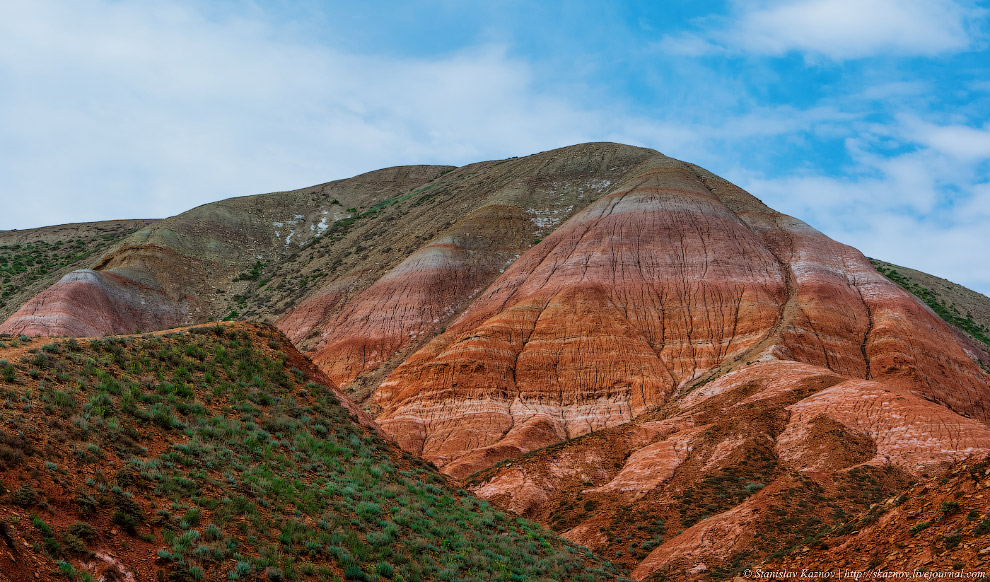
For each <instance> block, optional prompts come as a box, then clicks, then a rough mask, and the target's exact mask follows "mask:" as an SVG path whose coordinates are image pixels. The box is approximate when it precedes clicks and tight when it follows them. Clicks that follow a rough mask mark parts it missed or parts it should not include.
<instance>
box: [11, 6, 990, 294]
mask: <svg viewBox="0 0 990 582" xmlns="http://www.w3.org/2000/svg"><path fill="white" fill-rule="evenodd" d="M988 32H990V3H988V2H975V1H968V0H955V1H950V0H787V1H755V0H731V1H727V2H698V1H677V0H675V1H670V2H663V3H661V2H577V1H570V2H532V1H530V2H514V1H501V2H470V3H468V2H451V1H437V2H394V3H393V2H369V1H364V2H357V1H354V2H287V1H260V0H259V1H255V2H243V1H237V0H225V1H219V2H218V1H214V2H195V1H188V2H155V3H151V2H128V1H118V0H78V1H74V2H57V1H46V0H32V1H31V2H20V1H17V0H0V199H2V202H3V208H4V210H3V212H2V213H0V229H9V228H30V227H35V226H42V225H47V224H57V223H64V222H78V221H85V220H101V219H109V218H129V217H162V216H168V215H172V214H176V213H178V212H182V211H184V210H187V209H188V208H191V207H193V206H195V205H198V204H202V203H205V202H210V201H213V200H218V199H222V198H225V197H228V196H234V195H243V194H252V193H259V192H268V191H275V190H287V189H292V188H297V187H302V186H307V185H311V184H315V183H320V182H324V181H327V180H331V179H336V178H343V177H348V176H351V175H355V174H358V173H360V172H363V171H367V170H373V169H377V168H381V167H386V166H391V165H398V164H409V163H444V164H446V163H450V164H465V163H470V162H474V161H479V160H483V159H496V158H504V157H508V156H515V155H527V154H530V153H535V152H538V151H542V150H546V149H550V148H554V147H560V146H564V145H570V144H574V143H579V142H584V141H618V142H624V143H631V144H636V145H642V146H647V147H652V148H655V149H657V150H659V151H661V152H663V153H665V154H667V155H671V156H674V157H677V158H680V159H684V160H687V161H692V162H695V163H698V164H700V165H702V166H704V167H706V168H708V169H710V170H712V171H714V172H716V173H717V174H719V175H722V176H723V177H725V178H727V179H729V180H732V181H733V182H735V183H737V184H739V185H740V186H742V187H744V188H746V189H747V190H749V191H750V192H752V193H753V194H755V195H756V196H758V197H760V198H761V199H762V200H764V201H765V202H766V203H767V204H769V205H770V206H772V207H774V208H776V209H778V210H781V211H783V212H787V213H788V214H792V215H794V216H797V217H798V218H801V219H803V220H805V221H806V222H809V223H810V224H812V225H813V226H815V227H816V228H818V229H820V230H822V231H824V232H825V233H826V234H828V235H830V236H832V237H833V238H835V239H837V240H840V241H842V242H846V243H849V244H852V245H854V246H856V247H858V248H859V249H860V250H862V251H863V252H865V253H866V254H868V255H870V256H875V257H879V258H884V259H887V260H890V261H893V262H897V263H901V264H904V265H907V266H912V267H915V268H919V269H922V270H925V271H928V272H931V273H934V274H937V275H940V276H943V277H946V278H949V279H951V280H954V281H957V282H960V283H963V284H965V285H967V286H970V287H972V288H974V289H976V290H979V291H981V292H983V293H984V294H990V261H988V260H987V256H986V250H985V249H986V247H990V244H988V243H990V38H988Z"/></svg>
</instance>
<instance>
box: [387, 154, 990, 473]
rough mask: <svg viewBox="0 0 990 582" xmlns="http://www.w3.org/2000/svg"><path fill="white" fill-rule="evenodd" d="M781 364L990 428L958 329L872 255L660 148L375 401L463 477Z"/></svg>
mask: <svg viewBox="0 0 990 582" xmlns="http://www.w3.org/2000/svg"><path fill="white" fill-rule="evenodd" d="M768 359H772V360H776V359H779V360H793V361H799V362H806V363H809V364H813V365H816V366H821V367H823V368H827V369H829V370H832V371H833V372H835V373H838V374H840V375H842V376H844V377H848V378H861V379H881V380H884V381H885V382H887V383H889V385H890V386H891V387H895V388H897V389H899V390H909V391H912V392H913V393H915V394H917V395H919V396H921V397H923V398H926V399H929V400H933V401H935V402H938V403H944V404H945V405H946V406H948V407H949V408H951V409H952V410H953V411H955V412H957V413H959V414H962V415H965V416H971V417H973V418H977V419H980V420H982V421H984V422H985V421H987V420H990V417H988V414H987V410H986V408H985V404H984V403H985V402H986V401H987V400H986V397H987V396H988V394H987V384H986V377H987V376H986V374H985V373H984V372H983V371H982V370H981V369H980V367H979V366H978V365H977V363H976V362H975V361H974V360H973V358H972V357H971V354H969V353H967V351H966V348H965V346H964V345H962V344H961V343H960V342H958V341H957V335H956V334H954V333H953V332H952V331H951V330H950V329H949V328H948V326H947V325H946V324H945V323H944V322H942V321H941V320H940V319H939V318H938V317H937V316H935V315H934V314H933V313H931V312H930V311H929V310H927V308H925V307H923V306H921V305H920V304H919V303H918V302H917V301H916V300H915V299H914V298H912V297H911V296H910V295H908V294H907V293H906V292H904V291H903V290H901V289H900V288H898V287H897V286H896V285H894V284H892V283H890V282H889V281H887V280H886V279H885V278H883V277H882V276H880V275H879V274H878V273H877V272H876V271H875V270H874V269H873V267H872V266H871V265H870V263H869V262H868V260H867V259H866V258H865V257H864V256H863V255H862V254H861V253H859V252H858V251H856V250H855V249H852V248H851V247H848V246H846V245H842V244H839V243H836V242H835V241H832V240H831V239H829V238H828V237H826V236H824V235H822V234H821V233H819V232H817V231H816V230H814V229H812V228H810V227H809V226H807V225H805V224H804V223H802V222H800V221H798V220H795V219H793V218H790V217H788V216H785V215H782V214H780V213H777V212H775V211H773V210H771V209H769V208H767V207H766V206H765V205H763V204H762V203H760V202H759V201H758V200H757V199H755V198H754V197H752V196H751V195H749V194H748V193H746V192H744V191H742V190H740V189H739V188H737V187H735V186H733V185H731V184H729V183H728V182H725V181H724V180H721V179H718V178H715V177H713V176H711V175H710V174H707V173H706V172H704V171H703V170H701V169H699V168H695V167H691V166H687V165H684V164H681V163H679V162H676V161H673V160H669V159H668V158H664V157H662V156H657V157H656V158H654V159H653V160H652V161H650V162H648V163H646V164H644V165H643V166H642V167H641V168H640V170H638V172H636V173H633V174H630V175H629V176H628V177H627V179H626V180H625V181H624V182H623V183H622V184H621V185H619V186H618V187H617V188H616V189H615V190H613V191H612V193H610V194H609V195H608V196H606V197H604V198H602V199H600V200H598V201H597V202H596V203H594V204H593V205H591V206H589V207H588V208H586V209H585V210H583V211H582V212H580V213H579V214H577V215H575V216H574V217H573V218H572V219H570V220H569V221H567V222H566V223H565V224H564V225H562V226H561V227H560V228H558V229H557V230H556V231H554V232H553V233H552V234H551V235H549V236H548V237H547V238H546V239H544V240H543V242H542V243H540V244H539V245H537V246H536V247H534V248H533V249H531V250H530V251H529V252H527V253H526V254H525V255H523V256H522V257H521V258H520V259H519V260H518V261H516V262H515V263H514V264H513V265H512V267H511V268H510V269H508V270H507V271H506V272H505V273H504V274H503V275H502V276H501V277H499V278H498V279H497V280H496V281H495V282H494V283H493V284H492V286H491V287H489V289H488V290H486V291H485V292H484V293H483V294H482V295H481V296H480V297H479V298H478V299H477V300H476V301H474V302H473V303H472V304H471V306H470V308H469V309H468V310H467V311H466V312H465V313H464V314H463V315H462V316H461V317H459V318H458V319H457V320H456V321H455V322H454V323H453V324H452V325H451V326H450V329H449V330H448V331H447V332H446V333H445V334H443V335H442V336H440V337H438V338H436V339H435V340H434V341H432V342H430V343H429V344H428V345H426V346H425V347H424V348H423V349H421V350H420V351H419V352H418V353H416V354H414V355H413V356H411V357H409V358H408V359H407V360H405V361H404V363H403V364H402V365H401V366H400V367H399V368H397V369H396V370H395V372H393V373H392V374H391V375H390V376H389V378H388V379H387V380H386V381H384V382H383V383H382V384H381V386H380V387H379V389H378V391H377V392H376V394H375V403H376V404H377V405H379V406H381V408H382V412H381V414H380V415H379V416H378V420H379V422H380V424H381V425H382V426H383V428H384V430H386V432H388V433H390V434H391V435H393V437H394V438H396V439H397V440H398V441H399V442H400V443H401V444H402V446H404V447H405V448H407V449H408V450H410V451H413V452H415V453H417V454H422V455H423V456H425V457H426V458H428V459H430V460H432V461H434V462H436V463H437V464H438V465H441V466H442V467H444V471H446V472H448V473H450V474H452V475H455V476H466V475H468V474H470V473H472V472H474V471H477V470H479V469H483V468H485V467H488V466H491V465H492V464H493V463H495V462H497V461H500V460H502V459H506V458H511V457H514V456H518V455H519V454H521V453H523V452H526V451H529V450H534V449H537V448H540V447H543V446H546V445H549V444H553V443H555V442H559V441H561V440H564V439H567V438H573V437H575V436H578V435H581V434H584V433H586V432H589V431H592V430H599V429H601V428H604V427H609V426H615V425H617V424H620V423H622V422H626V421H628V420H630V419H632V418H634V417H636V416H637V415H638V414H641V413H642V412H644V411H646V410H650V409H652V408H656V407H658V406H660V405H663V404H664V403H665V402H667V401H669V400H670V399H671V398H672V397H673V396H675V395H676V394H677V393H678V391H681V390H685V389H687V388H688V387H689V386H690V385H691V384H692V383H693V382H696V381H698V380H699V379H705V380H707V379H709V378H715V377H718V376H720V375H721V374H724V373H725V372H727V371H729V370H731V369H734V368H736V367H739V366H741V365H745V364H746V363H750V362H753V361H758V360H768Z"/></svg>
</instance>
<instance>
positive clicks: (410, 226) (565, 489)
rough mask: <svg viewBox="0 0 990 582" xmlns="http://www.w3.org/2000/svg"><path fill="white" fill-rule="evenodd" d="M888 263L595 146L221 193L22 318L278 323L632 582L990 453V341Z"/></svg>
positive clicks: (763, 541)
mask: <svg viewBox="0 0 990 582" xmlns="http://www.w3.org/2000/svg"><path fill="white" fill-rule="evenodd" d="M880 267H881V268H882V269H885V270H886V272H885V275H886V276H885V275H884V274H881V273H880V272H878V271H877V269H876V268H875V266H874V264H873V263H871V262H870V261H869V260H868V259H867V258H866V257H865V256H863V255H862V253H860V252H859V251H857V250H856V249H853V248H852V247H849V246H847V245H843V244H841V243H838V242H836V241H833V240H831V239H829V238H828V237H826V236H825V235H823V234H822V233H820V232H818V231H817V230H815V229H814V228H812V227H810V226H809V225H807V224H805V223H803V222H802V221H800V220H798V219H796V218H793V217H790V216H787V215H784V214H781V213H779V212H776V211H774V210H773V209H771V208H769V207H768V206H766V205H765V204H764V203H762V202H761V201H760V200H759V199H757V198H756V197H755V196H753V195H751V194H750V193H748V192H746V191H744V190H742V189H741V188H738V187H737V186H735V185H733V184H731V183H730V182H728V181H726V180H724V179H722V178H719V177H718V176H716V175H714V174H712V173H711V172H708V171H707V170H704V169H703V168H700V167H698V166H696V165H693V164H689V163H685V162H681V161H679V160H675V159H673V158H669V157H667V156H664V155H663V154H660V153H659V152H656V151H653V150H647V149H644V148H635V147H632V146H624V145H621V144H611V143H592V144H581V145H577V146H570V147H567V148H561V149H558V150H550V151H547V152H542V153H539V154H534V155H532V156H527V157H523V158H510V159H506V160H497V161H489V162H480V163H477V164H471V165H468V166H463V167H459V168H455V167H449V166H403V167H395V168H390V169H387V170H382V171H379V172H371V173H368V174H363V175H361V176H358V177H355V178H352V179H349V180H341V181H336V182H330V183H327V184H323V185H319V186H314V187H312V188H308V189H303V190H297V191H293V192H289V193H282V194H275V195H268V196H267V197H264V196H261V197H242V198H238V199H233V201H222V202H219V203H213V204H210V205H204V206H201V207H198V208H197V209H194V210H193V211H190V212H189V213H185V214H183V215H179V216H177V217H173V218H171V219H166V220H165V221H162V222H159V223H156V224H155V226H154V227H153V228H149V229H145V230H143V231H140V232H138V233H136V234H135V235H132V236H131V238H130V239H128V240H127V241H125V242H124V243H122V244H120V245H118V246H117V247H115V248H114V250H113V251H112V252H111V253H109V254H108V255H107V256H105V257H104V258H103V259H102V260H101V261H100V262H98V263H97V264H95V269H93V270H90V271H79V272H75V273H73V274H70V275H68V276H66V277H65V278H63V279H62V281H61V282H58V283H56V284H55V285H54V286H52V287H50V288H49V289H48V290H46V291H44V292H42V293H41V294H39V295H38V296H37V297H36V298H35V299H34V300H32V302H28V303H27V304H25V306H24V307H22V308H21V311H19V312H18V314H15V315H14V316H12V317H11V318H10V319H8V320H7V321H6V322H5V323H4V324H3V326H0V332H6V333H13V334H20V333H27V334H28V335H30V334H31V333H34V332H37V331H43V330H49V331H52V330H56V331H57V330H61V331H72V329H73V326H75V329H77V330H86V331H97V332H100V331H102V332H107V331H108V330H109V331H114V330H118V331H119V330H125V329H131V330H132V331H133V330H135V328H136V326H138V325H140V326H142V327H141V329H142V330H143V331H148V330H149V329H152V328H154V327H156V326H173V325H178V324H181V323H197V322H201V321H205V320H207V319H219V318H222V317H228V318H232V319H236V318H245V317H246V318H252V319H258V320H260V321H266V322H269V323H273V324H274V325H276V326H277V327H278V328H279V329H280V330H281V331H282V332H283V333H285V335H286V336H287V337H288V338H289V339H290V340H291V341H292V342H293V344H294V345H295V346H297V347H298V348H299V349H300V350H301V351H302V352H303V353H305V354H306V355H307V356H308V357H310V358H311V359H312V360H313V362H314V363H315V365H316V366H317V367H318V368H319V369H320V370H321V371H322V373H325V374H326V375H327V377H328V379H329V380H330V381H331V382H332V383H333V384H335V385H339V386H341V387H342V390H343V391H344V392H345V393H347V394H348V395H349V396H351V397H352V398H354V400H355V401H356V402H357V403H359V404H360V406H361V407H362V408H363V409H364V410H366V411H367V412H368V413H369V414H370V416H371V417H373V418H374V419H375V421H376V423H377V424H378V426H380V427H381V429H382V430H383V432H384V433H385V434H386V435H388V437H389V438H391V439H393V440H394V441H395V442H396V443H398V444H399V445H400V446H401V447H402V448H403V449H405V450H406V451H407V452H409V453H411V454H414V455H417V456H422V457H423V458H425V459H427V460H429V461H432V462H434V463H435V464H436V465H437V466H439V467H440V468H441V470H442V471H443V472H445V473H447V474H449V475H452V476H454V477H456V478H458V479H466V481H465V483H466V484H467V485H468V486H469V487H470V489H471V490H472V491H473V492H474V493H475V494H477V495H480V496H482V497H484V498H487V499H489V500H491V501H492V503H494V504H497V505H499V506H501V507H505V508H508V509H511V510H513V511H516V512H519V513H522V514H524V515H527V516H530V517H533V518H535V519H538V520H540V521H541V522H542V523H544V524H546V525H548V526H549V527H551V528H553V529H554V530H555V531H557V532H558V533H559V534H561V535H564V536H565V537H567V538H569V539H571V540H572V541H575V542H578V543H581V544H584V545H587V546H588V547H591V548H592V549H595V550H597V551H600V552H603V553H604V554H605V556H606V557H608V558H610V559H612V560H615V561H616V562H617V563H619V564H621V565H623V566H625V567H627V568H629V570H630V571H631V572H633V576H634V577H635V578H637V579H650V578H656V577H658V576H662V575H664V574H665V573H666V574H670V575H675V574H676V575H678V576H685V575H688V574H689V573H690V576H689V578H694V579H697V578H701V577H709V578H711V577H715V578H720V577H724V576H728V575H729V574H731V573H732V572H736V571H738V570H739V569H740V568H741V567H743V566H745V565H746V564H752V563H756V562H758V561H759V560H761V559H763V558H765V557H767V556H768V555H769V554H771V553H774V552H783V551H786V550H788V548H790V547H792V546H793V545H794V544H799V543H801V541H802V540H803V539H804V537H814V536H816V535H819V534H821V533H822V532H824V531H825V530H827V529H828V528H830V527H833V526H835V525H836V524H839V523H840V522H841V521H842V519H843V518H844V516H845V515H847V514H850V513H856V512H858V511H860V510H863V509H864V508H865V507H868V506H869V505H870V504H872V503H875V502H877V501H878V500H880V499H882V498H883V496H884V495H886V494H889V493H891V492H893V491H896V490H899V489H901V488H903V487H904V486H905V484H906V483H907V482H909V481H910V480H912V479H917V478H919V477H922V476H923V475H925V474H926V473H938V472H939V471H942V470H943V469H944V468H945V467H947V466H949V465H951V463H953V462H956V461H959V460H960V459H963V458H965V457H966V456H968V455H974V454H985V453H987V452H990V430H988V428H987V424H988V422H990V411H988V409H987V408H986V404H985V403H986V402H987V396H988V395H990V389H988V386H987V381H988V377H990V376H988V370H990V355H988V354H987V352H986V350H984V349H983V348H981V347H980V346H979V345H977V344H975V343H974V341H975V340H974V339H972V338H971V337H969V338H968V337H964V336H963V335H962V332H960V331H958V330H957V329H956V328H954V327H951V325H950V323H955V324H958V325H965V324H960V323H959V322H958V321H955V320H953V321H952V322H948V323H947V322H946V321H943V319H941V318H940V317H944V315H943V314H942V313H941V312H940V311H939V310H938V309H935V308H932V307H931V306H930V305H926V304H925V303H923V302H922V301H921V299H923V298H924V296H925V292H924V291H919V290H918V289H921V288H925V289H927V287H923V285H924V284H929V283H928V282H926V281H924V280H922V279H921V278H918V277H916V278H914V279H911V281H912V282H910V283H908V284H903V282H902V281H900V280H898V276H895V275H894V274H893V273H892V272H891V271H890V270H889V268H888V267H885V266H883V265H880ZM905 276H906V275H905ZM902 278H903V277H902ZM912 285H921V286H922V287H919V288H915V287H912ZM905 286H906V288H905ZM939 289H940V292H942V293H948V291H945V290H942V288H939ZM912 293H914V294H913V295H912ZM940 297H941V296H940ZM948 297H949V299H950V302H949V303H945V305H946V307H945V310H947V311H946V313H951V311H952V309H956V311H957V312H958V314H959V315H960V316H961V315H966V316H967V317H969V316H968V315H967V314H968V313H969V312H971V311H972V309H969V310H967V311H965V312H963V311H959V308H956V307H952V306H955V305H957V303H958V301H959V300H957V299H955V298H956V297H957V295H948ZM919 298H921V299H919ZM953 301H955V302H953ZM939 305H941V304H936V307H939ZM960 305H962V304H960ZM155 318H157V319H155ZM960 321H961V320H960ZM973 321H974V322H976V320H975V319H974V320H973ZM980 325H982V324H980ZM32 326H34V327H32ZM101 326H103V327H101ZM149 326H150V327H149ZM788 499H791V500H792V501H793V502H792V501H788ZM798 501H800V503H803V504H804V505H803V506H802V510H803V511H805V512H806V513H808V514H809V515H810V517H809V518H808V521H802V522H801V526H800V527H799V528H797V529H796V530H794V532H792V533H789V534H787V535H777V536H776V537H774V532H778V534H779V532H780V531H782V528H783V529H786V528H787V527H788V526H787V524H788V523H791V521H790V520H794V519H797V518H796V517H795V514H796V512H797V511H798V509H799V508H798V507H797V506H796V505H795V504H796V503H797V502H798ZM775 516H776V517H775ZM794 523H797V522H794ZM625 526H628V528H631V529H628V528H627V529H626V530H624V529H623V527H625ZM674 532H676V533H674ZM796 536H797V537H796ZM716 538H717V539H720V540H722V541H720V542H719V543H717V544H714V545H713V544H712V543H711V542H710V540H712V539H716ZM716 574H717V576H716Z"/></svg>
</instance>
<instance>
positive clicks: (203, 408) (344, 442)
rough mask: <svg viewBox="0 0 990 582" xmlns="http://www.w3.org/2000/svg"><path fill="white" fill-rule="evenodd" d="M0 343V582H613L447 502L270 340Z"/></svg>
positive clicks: (275, 336)
mask: <svg viewBox="0 0 990 582" xmlns="http://www.w3.org/2000/svg"><path fill="white" fill-rule="evenodd" d="M5 344H6V345H3V346H0V378H2V398H3V408H2V418H3V426H2V427H0V580H2V581H4V582H7V581H11V582H13V581H21V580H34V579H43V580H54V579H62V578H65V579H68V580H95V579H100V580H135V581H146V580H147V581H151V580H164V579H169V580H221V579H223V580H227V579H230V580H237V579H242V580H317V579H319V580H330V579H335V580H340V579H341V577H342V578H343V579H346V580H365V581H367V580H408V581H412V580H454V579H465V578H470V579H486V580H523V579H525V580H547V581H549V580H564V579H566V580H588V581H592V580H594V581H597V580H613V579H617V576H616V575H615V572H614V569H613V568H612V567H611V565H610V564H608V563H607V562H603V561H601V560H599V559H597V558H595V557H594V556H593V555H591V554H590V553H588V552H586V551H585V550H580V549H578V548H576V547H575V546H574V545H573V544H570V543H568V542H566V541H564V540H562V539H561V538H559V537H557V536H555V535H553V534H552V533H550V532H548V531H547V530H545V529H543V528H542V527H540V526H539V525H537V524H534V523H531V522H529V521H527V520H524V519H519V518H516V517H513V516H509V515H507V514H505V513H502V512H500V511H497V510H495V509H494V508H492V507H491V506H489V505H488V504H487V503H486V502H484V501H479V500H477V499H476V498H473V497H472V496H470V495H468V494H466V493H465V492H464V491H458V490H457V489H456V484H455V483H453V482H452V481H450V480H449V479H448V478H446V477H444V476H442V475H441V474H439V473H438V472H437V471H436V469H435V468H434V467H432V466H431V465H429V464H428V463H426V462H424V461H421V460H419V459H416V458H414V457H412V456H410V455H409V454H408V453H403V452H402V451H400V450H399V449H398V448H397V447H395V446H394V445H391V444H389V443H388V442H386V441H385V440H384V439H383V438H382V436H381V435H380V434H379V432H378V430H377V428H376V426H375V424H374V423H373V422H372V421H371V419H370V418H368V417H367V416H366V415H365V414H364V413H363V412H361V411H360V410H359V409H357V408H356V407H355V406H354V405H353V404H351V403H350V402H349V401H348V400H347V398H346V397H345V396H344V395H343V394H341V393H340V392H339V391H338V390H337V389H336V388H335V387H334V386H333V384H332V383H331V382H330V381H329V379H328V378H327V377H326V375H324V374H323V373H322V372H320V371H319V370H317V369H316V368H315V367H313V366H312V364H311V363H310V361H309V360H308V359H307V358H305V357H304V356H302V355H301V354H300V353H299V352H297V351H296V350H295V349H294V348H293V347H292V345H291V344H290V343H289V342H288V340H287V339H285V337H284V336H282V335H281V334H280V333H279V332H278V331H277V330H274V329H273V328H271V327H269V326H257V325H248V324H227V325H211V326H201V327H193V328H185V329H179V330H171V331H168V332H166V333H158V334H145V335H141V336H108V337H103V338H93V339H88V340H81V341H77V340H75V339H70V340H62V341H55V342H51V343H44V342H41V341H38V340H34V341H27V342H22V341H21V340H13V341H11V342H9V343H8V342H5Z"/></svg>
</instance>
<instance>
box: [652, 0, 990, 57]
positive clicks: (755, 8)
mask: <svg viewBox="0 0 990 582" xmlns="http://www.w3.org/2000/svg"><path fill="white" fill-rule="evenodd" d="M733 8H734V10H733V12H734V14H733V15H732V16H730V17H728V18H719V19H708V20H706V21H705V22H706V24H705V25H703V26H704V31H703V32H702V33H701V34H696V33H681V34H676V35H670V36H667V37H665V38H663V39H662V40H661V43H660V46H661V47H662V48H664V49H666V50H668V51H671V52H674V53H677V54H684V55H699V54H713V53H719V52H725V51H739V52H745V53H750V54H759V55H772V56H779V55H783V54H786V53H789V52H791V51H797V52H800V53H804V54H806V55H808V56H810V57H815V58H820V57H824V58H827V59H832V60H843V59H851V58H860V57H869V56H874V55H881V54H894V55H909V56H931V55H938V54H944V53H952V52H958V51H963V50H966V49H968V48H970V47H971V46H972V44H973V43H974V42H975V41H974V36H975V34H976V33H975V30H974V29H975V27H976V26H978V25H977V23H979V22H981V21H982V20H985V17H986V14H987V12H986V10H983V9H980V8H976V7H972V6H969V5H966V4H963V3H960V2H953V1H951V0H783V1H779V0H778V1H772V2H766V1H758V0H739V1H737V2H735V4H734V6H733Z"/></svg>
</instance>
